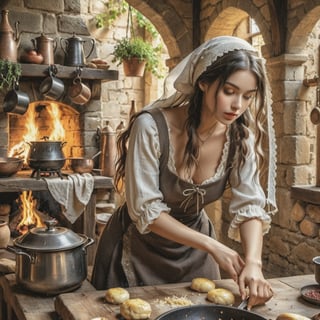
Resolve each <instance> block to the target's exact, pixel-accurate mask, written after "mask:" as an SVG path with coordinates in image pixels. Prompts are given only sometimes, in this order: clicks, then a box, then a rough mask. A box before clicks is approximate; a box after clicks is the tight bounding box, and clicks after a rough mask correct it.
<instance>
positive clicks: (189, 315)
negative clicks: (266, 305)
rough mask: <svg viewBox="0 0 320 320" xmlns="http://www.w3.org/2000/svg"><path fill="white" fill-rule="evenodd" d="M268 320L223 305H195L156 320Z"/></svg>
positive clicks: (173, 311)
mask: <svg viewBox="0 0 320 320" xmlns="http://www.w3.org/2000/svg"><path fill="white" fill-rule="evenodd" d="M177 319H188V320H199V319H203V320H243V319H246V320H266V318H264V317H262V316H260V315H258V314H256V313H253V312H251V311H247V310H243V309H239V308H235V307H228V306H221V305H212V306H211V305H194V306H188V307H181V308H177V309H173V310H170V311H167V312H165V313H163V314H162V315H160V316H159V317H157V318H156V320H177Z"/></svg>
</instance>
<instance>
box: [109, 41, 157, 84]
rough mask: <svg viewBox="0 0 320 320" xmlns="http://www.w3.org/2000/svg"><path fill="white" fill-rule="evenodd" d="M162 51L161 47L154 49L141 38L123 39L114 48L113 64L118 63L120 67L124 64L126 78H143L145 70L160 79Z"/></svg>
mask: <svg viewBox="0 0 320 320" xmlns="http://www.w3.org/2000/svg"><path fill="white" fill-rule="evenodd" d="M160 50H161V48H160V47H159V46H158V47H155V48H154V47H153V46H152V45H151V44H150V43H148V42H146V41H144V40H143V39H142V38H140V37H134V38H123V39H121V40H119V41H118V42H117V43H116V45H115V47H114V51H113V56H114V58H113V59H112V62H117V63H118V64H117V65H118V66H119V65H120V64H121V63H123V67H124V73H125V75H126V76H138V77H141V76H143V74H144V70H148V71H150V72H152V73H153V74H154V75H155V76H157V77H159V78H160V77H161V74H160V72H159V58H158V53H159V51H160Z"/></svg>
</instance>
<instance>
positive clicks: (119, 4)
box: [95, 0, 128, 28]
mask: <svg viewBox="0 0 320 320" xmlns="http://www.w3.org/2000/svg"><path fill="white" fill-rule="evenodd" d="M103 5H104V7H105V11H104V12H102V13H99V14H97V15H96V16H95V19H96V27H97V28H103V27H106V28H109V27H110V26H112V24H113V22H114V21H115V20H116V19H117V18H119V17H120V16H121V15H122V14H124V13H126V12H127V11H128V3H127V2H126V1H124V0H108V1H103Z"/></svg>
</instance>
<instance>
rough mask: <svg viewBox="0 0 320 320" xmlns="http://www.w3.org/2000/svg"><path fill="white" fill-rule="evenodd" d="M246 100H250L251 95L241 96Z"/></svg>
mask: <svg viewBox="0 0 320 320" xmlns="http://www.w3.org/2000/svg"><path fill="white" fill-rule="evenodd" d="M243 97H244V98H245V99H246V100H251V99H252V98H253V95H252V94H249V95H244V96H243Z"/></svg>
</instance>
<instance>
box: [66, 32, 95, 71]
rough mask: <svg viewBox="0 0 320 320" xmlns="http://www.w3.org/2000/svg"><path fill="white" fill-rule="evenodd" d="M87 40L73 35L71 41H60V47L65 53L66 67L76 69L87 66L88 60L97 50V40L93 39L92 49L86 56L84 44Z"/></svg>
mask: <svg viewBox="0 0 320 320" xmlns="http://www.w3.org/2000/svg"><path fill="white" fill-rule="evenodd" d="M85 42H86V41H85V40H83V39H82V38H80V37H78V36H76V35H75V34H73V36H72V37H71V38H69V39H64V38H61V39H60V45H61V48H62V50H63V51H64V53H65V58H64V65H65V66H71V67H73V66H74V67H76V66H80V67H83V66H84V65H85V64H86V59H88V58H89V56H90V55H91V53H92V52H93V49H94V48H95V40H94V39H91V48H90V50H89V53H88V54H87V55H86V54H85V53H84V48H83V46H84V44H85Z"/></svg>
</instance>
